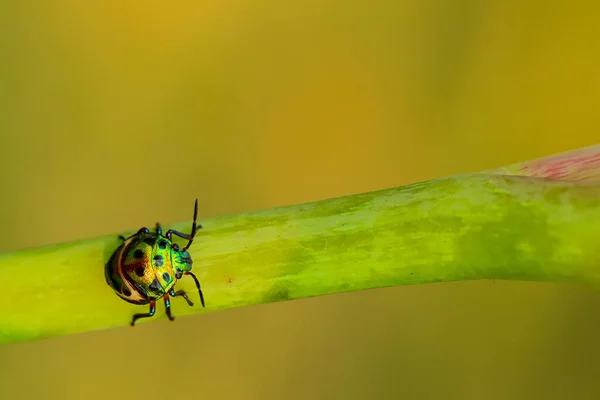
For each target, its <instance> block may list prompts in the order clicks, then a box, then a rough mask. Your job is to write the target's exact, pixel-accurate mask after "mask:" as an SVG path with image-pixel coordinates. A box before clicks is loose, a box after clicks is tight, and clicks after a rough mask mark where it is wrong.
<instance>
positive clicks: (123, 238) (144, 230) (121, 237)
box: [119, 228, 150, 241]
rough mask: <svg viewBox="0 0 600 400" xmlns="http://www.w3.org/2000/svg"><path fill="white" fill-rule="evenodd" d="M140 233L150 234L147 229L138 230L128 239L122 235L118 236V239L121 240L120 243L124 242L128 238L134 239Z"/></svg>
mask: <svg viewBox="0 0 600 400" xmlns="http://www.w3.org/2000/svg"><path fill="white" fill-rule="evenodd" d="M140 233H150V230H149V229H148V228H140V229H139V230H138V231H137V232H136V233H134V234H133V235H131V236H129V237H125V236H123V235H119V239H121V240H122V241H126V240H127V239H129V238H130V237H134V236H136V235H139V234H140Z"/></svg>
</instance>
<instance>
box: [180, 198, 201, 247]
mask: <svg viewBox="0 0 600 400" xmlns="http://www.w3.org/2000/svg"><path fill="white" fill-rule="evenodd" d="M197 219H198V199H196V202H195V203H194V222H193V223H192V234H191V235H190V239H189V241H188V244H187V245H186V246H185V247H184V248H183V249H182V251H186V250H187V249H189V248H190V246H191V245H192V242H193V241H194V236H196V230H197V229H198V228H202V225H198V224H196V220H197Z"/></svg>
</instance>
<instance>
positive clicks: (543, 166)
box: [498, 145, 600, 181]
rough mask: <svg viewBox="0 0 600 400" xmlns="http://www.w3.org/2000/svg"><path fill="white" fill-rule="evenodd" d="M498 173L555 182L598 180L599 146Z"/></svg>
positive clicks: (539, 160)
mask: <svg viewBox="0 0 600 400" xmlns="http://www.w3.org/2000/svg"><path fill="white" fill-rule="evenodd" d="M498 172H500V173H504V174H513V175H521V176H531V177H536V178H547V179H556V180H574V181H579V180H600V145H596V146H591V147H586V148H583V149H579V150H574V151H570V152H566V153H560V154H556V155H553V156H549V157H544V158H540V159H537V160H532V161H525V162H522V163H518V164H516V165H512V166H509V167H506V168H501V169H500V170H499V171H498Z"/></svg>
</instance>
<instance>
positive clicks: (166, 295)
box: [163, 294, 175, 321]
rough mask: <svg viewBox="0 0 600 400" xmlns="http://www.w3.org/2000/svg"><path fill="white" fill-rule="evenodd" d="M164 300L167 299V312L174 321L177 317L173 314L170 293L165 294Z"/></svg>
mask: <svg viewBox="0 0 600 400" xmlns="http://www.w3.org/2000/svg"><path fill="white" fill-rule="evenodd" d="M163 300H164V301H165V311H166V312H167V317H169V319H170V320H171V321H173V320H174V319H175V318H174V317H173V316H172V315H171V300H169V295H168V294H165V295H164V296H163Z"/></svg>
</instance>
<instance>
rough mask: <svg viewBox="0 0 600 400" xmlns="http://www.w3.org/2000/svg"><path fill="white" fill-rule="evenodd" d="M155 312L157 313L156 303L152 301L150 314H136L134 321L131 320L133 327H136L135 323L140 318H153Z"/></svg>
mask: <svg viewBox="0 0 600 400" xmlns="http://www.w3.org/2000/svg"><path fill="white" fill-rule="evenodd" d="M155 312H156V302H155V301H151V302H150V311H149V312H148V313H145V314H135V315H134V316H133V319H132V320H131V326H134V325H135V321H136V320H138V319H139V318H149V317H152V316H153V315H154V313H155Z"/></svg>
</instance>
